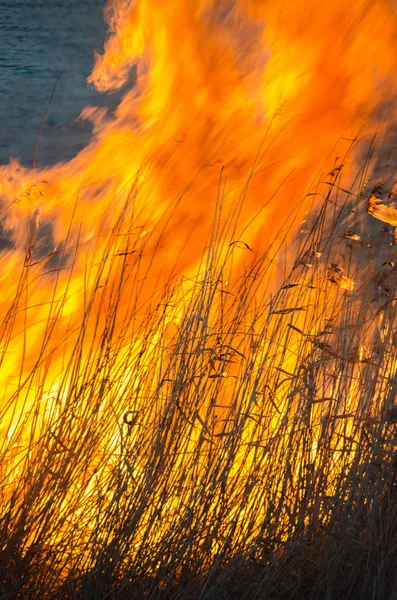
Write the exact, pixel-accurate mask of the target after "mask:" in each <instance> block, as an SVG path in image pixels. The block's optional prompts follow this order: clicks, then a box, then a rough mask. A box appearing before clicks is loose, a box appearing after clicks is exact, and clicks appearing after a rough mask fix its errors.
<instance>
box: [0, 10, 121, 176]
mask: <svg viewBox="0 0 397 600" xmlns="http://www.w3.org/2000/svg"><path fill="white" fill-rule="evenodd" d="M104 5H105V0H0V164H5V163H7V162H8V161H9V159H10V157H16V158H19V159H20V160H21V162H22V163H23V164H25V165H27V166H31V165H32V162H33V158H34V153H35V145H36V140H37V135H38V132H39V130H40V125H41V122H42V120H43V116H44V113H45V110H46V107H47V105H48V101H49V99H50V97H51V94H52V90H53V88H54V85H55V83H56V81H57V77H58V76H59V74H60V73H61V72H62V75H61V76H60V79H59V82H58V85H57V89H56V93H55V97H54V99H53V101H52V103H51V106H50V109H49V113H48V117H47V120H46V123H45V125H44V128H43V133H42V136H41V139H40V145H39V153H38V164H39V165H46V164H53V163H55V162H58V161H59V160H68V159H70V158H72V157H73V156H74V155H75V154H77V152H78V151H79V150H80V149H81V148H83V147H84V146H85V145H86V144H87V143H88V141H89V139H90V132H91V127H90V125H89V124H88V123H87V122H83V121H77V122H76V118H77V117H78V115H79V114H80V112H81V110H82V109H83V108H84V106H87V105H88V104H91V105H95V106H103V105H104V104H105V105H106V104H109V103H111V97H109V96H108V95H104V94H99V93H97V92H96V91H95V90H94V89H93V88H90V87H88V85H87V82H86V77H87V76H88V75H89V74H90V72H91V69H92V66H93V55H94V50H99V51H102V48H103V41H104V39H105V35H106V26H105V23H104V21H103V14H102V11H103V7H104Z"/></svg>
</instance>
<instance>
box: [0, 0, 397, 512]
mask: <svg viewBox="0 0 397 600" xmlns="http://www.w3.org/2000/svg"><path fill="white" fill-rule="evenodd" d="M105 16H106V19H107V21H108V23H109V31H110V35H109V38H108V40H107V42H106V44H105V50H104V54H103V55H102V56H97V57H96V64H95V68H94V70H93V73H92V75H91V76H90V78H89V82H90V83H92V84H94V85H95V86H96V88H97V89H98V90H100V91H103V92H107V91H112V90H115V89H120V88H123V87H124V88H125V92H124V96H123V99H122V101H121V102H120V104H119V106H118V108H117V110H116V111H115V113H114V114H113V115H105V114H104V112H103V110H95V109H93V108H87V109H86V110H85V111H84V116H85V117H87V118H88V117H89V118H91V119H92V120H93V121H94V124H95V128H94V136H93V139H92V142H91V143H90V145H89V146H88V147H87V148H86V149H84V150H83V151H82V152H80V153H79V154H78V156H76V157H75V158H74V159H73V160H71V161H70V162H69V163H66V164H58V165H56V166H55V167H53V168H48V169H43V170H28V169H24V168H22V167H21V166H20V165H19V164H18V163H16V162H12V163H10V164H9V165H8V166H6V167H2V168H1V169H0V182H1V183H0V198H1V202H2V225H3V228H4V230H5V231H8V232H9V235H10V237H12V240H13V244H14V246H13V248H11V249H8V250H4V251H3V271H2V274H1V279H2V290H3V291H2V296H1V299H0V308H1V314H2V315H3V324H2V338H1V339H2V340H5V342H4V346H3V347H2V348H1V351H2V354H1V359H2V369H1V374H0V382H1V389H2V390H4V392H3V393H4V397H3V400H2V402H3V407H4V408H3V413H4V414H5V415H6V417H7V418H6V420H5V422H6V423H7V424H6V426H5V429H4V430H3V431H4V433H5V434H6V438H7V440H11V439H12V436H13V434H14V432H15V431H16V429H17V426H18V423H19V419H20V416H19V415H20V414H22V413H23V410H24V408H26V406H31V405H32V404H33V403H34V401H35V400H37V399H39V401H40V402H42V403H43V404H44V405H45V409H44V413H46V415H44V417H43V422H45V419H46V418H47V417H48V414H56V411H57V410H58V404H59V403H62V402H63V401H64V400H65V399H64V397H62V398H59V396H57V394H58V390H59V389H60V388H61V387H62V389H63V394H64V395H67V392H68V377H69V376H70V374H68V372H67V365H68V361H69V360H70V357H71V355H72V353H73V350H74V348H75V344H76V339H77V338H78V337H79V336H83V335H86V336H87V340H88V341H89V342H87V345H86V347H84V357H83V359H82V360H86V361H87V365H88V366H87V369H90V368H91V367H92V365H91V364H90V356H91V353H93V348H94V346H95V344H97V345H100V344H102V345H103V347H104V348H105V350H104V352H105V355H106V357H107V361H108V363H109V364H110V363H111V360H112V359H111V355H110V349H109V353H108V354H106V352H107V350H106V343H107V340H108V337H107V336H111V335H113V334H114V332H117V333H118V334H120V332H121V333H122V332H123V331H124V329H125V338H127V336H128V335H130V336H131V335H132V333H131V332H132V331H134V335H135V341H134V343H133V344H132V349H130V351H131V352H140V351H141V349H142V347H143V345H144V344H145V343H147V344H150V343H151V342H153V340H154V339H156V340H158V339H159V338H161V336H162V335H163V333H164V330H165V329H167V327H169V328H172V327H173V326H175V323H176V322H177V320H178V318H179V317H180V316H181V314H182V313H183V306H184V304H183V302H184V296H183V294H187V295H189V293H190V288H189V284H188V283H186V281H185V287H183V286H182V291H180V292H179V296H178V295H177V297H178V300H179V301H180V305H179V306H178V307H177V308H176V309H175V311H174V312H172V315H171V316H170V317H169V318H168V317H164V319H163V321H161V319H160V321H161V322H162V325H163V327H164V330H163V331H160V328H159V330H158V331H157V332H156V333H155V334H153V339H151V340H148V339H146V338H147V334H146V333H145V330H144V325H142V324H140V325H137V326H135V325H134V324H131V322H130V321H128V315H129V314H130V311H131V305H132V304H133V303H134V302H136V300H135V299H134V295H136V296H137V297H139V303H140V305H139V310H137V311H136V314H139V315H140V318H141V321H142V323H143V324H144V322H145V318H146V316H145V315H146V314H147V312H149V313H150V312H151V311H152V312H153V311H154V307H155V306H156V300H155V299H156V298H157V296H156V293H158V292H159V290H162V289H163V287H164V286H165V285H167V284H168V285H171V283H170V281H173V280H174V281H176V280H177V278H178V277H181V276H182V275H185V277H186V280H187V279H188V277H192V274H193V273H196V272H197V270H199V269H200V260H201V259H202V251H203V249H204V247H205V246H209V247H212V244H215V241H214V240H216V239H219V238H217V236H216V235H214V230H213V228H214V227H215V226H214V219H215V222H216V220H217V219H218V218H219V223H221V225H219V227H220V228H222V227H223V230H222V231H226V230H227V227H228V226H229V227H231V225H230V223H232V222H233V223H234V225H233V227H234V229H231V230H230V231H229V238H230V239H231V240H232V244H234V249H235V250H236V256H237V257H238V260H239V263H240V265H241V264H243V263H245V266H246V265H247V264H249V263H250V260H251V255H252V254H255V253H256V254H255V256H257V255H258V254H259V253H262V252H265V251H266V250H268V249H269V247H270V246H271V245H272V243H273V241H274V239H277V236H278V235H281V234H280V231H281V230H282V235H283V236H287V237H288V236H291V235H292V234H291V231H293V230H295V229H296V228H292V229H291V227H292V226H291V223H292V222H293V221H294V220H296V219H297V218H298V216H299V219H301V217H302V214H303V210H305V209H306V208H307V206H308V205H309V202H310V201H311V200H312V197H310V196H308V194H310V193H313V192H314V191H315V190H316V185H317V182H318V180H319V178H322V177H323V176H324V174H325V173H327V171H329V170H330V169H336V170H337V169H338V168H339V164H340V163H339V162H338V161H337V162H336V163H335V153H336V151H337V152H338V153H339V154H340V155H345V154H346V153H347V152H348V149H349V148H350V145H351V139H353V138H355V136H356V135H357V134H358V132H362V135H363V136H364V137H365V136H369V135H372V134H373V133H374V131H375V130H376V129H377V128H379V114H381V111H382V109H383V108H384V106H385V105H386V103H388V102H389V100H390V98H391V97H392V96H393V95H394V93H395V82H394V79H393V76H394V74H395V64H396V58H397V52H396V39H397V37H396V23H397V21H396V17H395V12H394V10H393V8H392V7H391V6H390V5H389V3H388V2H384V1H382V0H371V1H370V2H368V1H363V0H352V1H351V2H346V0H335V1H333V2H330V3H325V4H324V3H323V4H321V5H320V4H319V3H318V2H317V1H314V0H305V1H304V2H302V1H301V0H292V2H289V3H288V5H287V4H284V3H277V2H273V3H271V2H268V1H265V0H263V1H262V0H261V1H260V0H239V1H238V0H236V1H232V0H228V1H226V2H222V3H219V2H218V1H215V0H212V1H211V0H177V1H174V2H164V1H163V0H161V1H160V0H136V1H133V0H112V1H109V2H108V5H107V8H106V11H105ZM135 79H136V81H135ZM302 199H305V200H304V201H302ZM299 211H300V212H299ZM219 215H221V216H219ZM288 219H289V221H288ZM236 223H237V224H236ZM232 232H233V234H232ZM216 251H217V252H219V255H220V256H222V257H224V256H225V255H226V254H227V253H228V252H230V246H229V247H227V248H226V247H223V246H222V244H221V243H220V244H219V246H218V247H217V248H216ZM214 252H215V250H214ZM138 264H139V269H138V274H136V273H135V274H134V272H135V271H134V269H135V270H136V269H137V265H138ZM238 268H242V267H238ZM334 271H335V269H334ZM237 273H238V270H237ZM341 273H342V271H340V272H339V271H338V284H339V286H340V287H342V288H343V289H346V290H349V291H351V290H352V289H353V287H354V282H353V281H352V280H351V279H349V278H347V277H346V276H345V275H342V274H341ZM16 274H18V275H16ZM102 288H103V292H101V291H100V290H101V289H102ZM262 291H263V290H262ZM94 292H95V294H96V296H95V298H93V293H94ZM138 292H139V294H138ZM95 294H94V295H95ZM335 294H337V292H335ZM185 299H186V297H185ZM104 307H106V310H104ZM113 307H114V322H112V323H108V322H105V321H106V319H109V315H110V314H112V309H113ZM157 308H158V307H157ZM284 310H286V311H294V310H297V308H296V307H295V308H291V307H288V306H287V307H286V308H285V309H284ZM304 310H307V309H306V307H303V308H302V311H304ZM316 310H318V311H319V314H320V313H321V308H320V307H317V308H316ZM86 314H87V315H88V314H89V315H90V317H89V319H88V320H87V331H86V330H84V331H83V332H82V329H81V323H82V322H84V318H85V315H86ZM274 314H276V313H274ZM284 314H286V313H284ZM93 315H94V316H93ZM167 318H168V320H167ZM302 319H303V317H302ZM299 325H300V318H299V317H298V316H297V319H296V321H295V327H296V329H297V331H298V332H299ZM194 326H195V327H199V326H201V325H200V323H199V324H197V323H195V324H194ZM140 327H141V328H140ZM192 327H193V325H192ZM203 327H204V325H203ZM299 335H300V334H299V333H298V334H297V332H296V331H295V333H294V332H292V333H291V336H292V337H291V340H292V341H293V343H297V340H298V339H300V338H299ZM90 344H91V345H90ZM203 352H204V350H203ZM262 352H263V353H265V352H266V348H264V349H263V350H262ZM213 360H214V361H216V360H218V361H219V358H217V357H216V356H215V357H213ZM288 361H290V364H291V369H292V368H293V364H294V361H295V359H294V358H293V357H292V356H291V357H289V358H288V360H287V362H288ZM112 364H113V363H112ZM214 364H215V363H214ZM286 366H287V365H284V368H285V367H286ZM113 367H114V371H112V373H113V374H114V373H115V372H116V371H117V373H118V376H119V377H120V380H119V384H118V385H119V386H120V389H122V388H123V386H124V385H126V381H127V380H130V379H131V378H133V376H134V375H133V373H124V374H123V375H122V376H121V375H120V374H119V371H118V369H120V361H119V362H115V363H114V364H113ZM113 367H112V368H113ZM92 368H93V367H92ZM101 369H102V366H101V367H100V368H99V372H101V373H102V371H101ZM236 369H237V367H233V365H232V364H231V365H230V369H228V371H222V372H221V373H218V372H217V371H214V373H215V374H213V375H211V376H214V377H215V375H216V376H217V377H223V378H225V379H226V378H227V377H228V376H230V377H231V378H232V377H234V376H235V375H234V373H235V372H236ZM105 370H106V369H105V367H103V371H104V372H105ZM110 371H111V370H110ZM110 371H109V372H110ZM32 372H34V373H35V374H36V375H37V373H40V374H41V375H40V377H39V375H37V377H36V376H35V380H34V381H32V380H30V379H29V374H30V373H32ZM109 372H107V375H106V377H109ZM287 372H288V371H287ZM65 373H66V375H65ZM44 376H45V377H44ZM43 377H44V379H45V378H46V381H47V385H48V388H47V389H42V388H40V385H38V387H37V388H36V387H35V381H36V379H37V381H44V379H43ZM65 378H66V383H65ZM159 378H160V375H159ZM103 380H104V381H105V376H103ZM48 382H51V384H48ZM106 385H107V384H106V383H103V386H105V387H104V388H103V389H102V388H101V390H102V392H101V393H102V394H103V397H106V392H105V391H104V390H105V389H107V388H106ZM138 388H139V382H138V381H137V382H136V389H138ZM280 389H281V392H280V398H279V400H280V402H281V404H280V406H281V405H282V407H285V406H286V401H285V397H284V400H281V399H282V398H283V396H285V394H284V388H280ZM16 391H17V392H18V408H17V410H15V407H13V406H12V405H11V404H9V401H10V398H14V397H15V394H16ZM57 403H58V404H57ZM142 406H143V404H142ZM181 411H182V412H183V407H182V408H181ZM197 414H198V416H197V419H198V420H199V421H200V419H201V420H202V417H201V416H200V414H199V413H197ZM219 414H220V416H222V409H221V410H220V411H219ZM147 419H148V422H151V419H153V420H154V419H155V416H154V415H153V416H149V417H147ZM43 427H44V426H43ZM217 427H218V429H217V428H215V430H216V431H217V432H218V433H217V435H221V434H220V433H219V426H217ZM253 427H254V426H253ZM225 435H226V434H225ZM245 435H248V434H247V432H246V433H245ZM112 436H113V433H109V438H108V444H109V445H108V448H110V449H111V448H113V446H112V444H114V440H113V437H112ZM63 443H64V442H63ZM100 444H101V442H98V448H99V447H101V446H100ZM315 448H316V442H315V441H313V447H312V449H311V450H310V451H311V452H313V454H315V451H316V450H315ZM98 453H100V452H99V450H98ZM247 456H248V455H247ZM182 468H183V465H182V466H181V469H182ZM238 468H243V467H241V465H240V467H238V466H236V469H237V470H238ZM92 469H93V471H94V470H95V467H92ZM135 476H136V477H137V478H138V477H139V473H135ZM169 510H170V512H172V502H171V503H170V506H169Z"/></svg>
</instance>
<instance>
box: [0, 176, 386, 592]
mask: <svg viewBox="0 0 397 600" xmlns="http://www.w3.org/2000/svg"><path fill="white" fill-rule="evenodd" d="M341 174H342V170H340V171H338V174H337V175H336V176H335V175H330V176H329V178H328V181H326V182H325V183H324V185H323V186H322V188H321V190H319V191H318V194H322V191H323V189H324V193H326V197H325V200H324V202H323V205H322V207H321V208H319V209H316V210H315V211H314V212H313V213H310V214H308V215H307V217H306V219H305V222H304V224H303V225H302V227H305V229H306V230H307V231H308V232H307V233H305V232H304V233H301V234H300V235H299V236H298V238H297V240H296V241H295V242H294V248H295V249H296V253H295V256H296V260H295V262H294V263H293V264H292V265H290V268H289V270H288V271H287V274H286V275H284V276H283V277H281V274H280V266H277V264H276V263H277V261H278V259H277V257H280V256H281V255H282V248H283V247H284V246H285V244H286V243H291V242H288V238H285V235H284V234H283V233H282V232H280V236H279V238H278V240H277V241H275V242H274V244H273V245H272V246H271V247H270V248H269V249H268V252H267V253H264V254H260V253H257V252H256V250H255V249H254V248H251V247H250V246H249V244H247V243H246V242H245V241H244V240H243V239H242V238H241V239H238V238H237V237H236V236H237V231H236V230H235V223H231V222H230V220H229V219H228V218H226V215H224V214H223V204H222V198H220V199H219V202H218V205H217V208H216V214H215V218H214V226H213V230H212V234H211V239H210V240H209V242H208V250H207V251H206V252H205V253H204V254H203V257H202V259H201V262H200V263H199V268H198V269H197V271H196V272H191V273H190V274H189V276H186V275H185V276H182V277H181V276H175V277H174V278H173V279H170V280H169V281H168V284H167V285H166V286H165V287H163V288H162V292H161V293H160V291H158V292H157V293H156V294H154V295H153V296H152V297H150V298H148V297H147V295H146V294H145V293H143V295H141V290H143V287H142V278H147V277H149V273H150V269H149V270H148V269H147V265H146V263H145V259H144V256H145V253H149V254H150V249H151V248H152V246H153V247H154V248H156V247H157V246H158V244H160V243H161V236H162V232H161V231H160V232H157V230H153V232H152V233H150V234H147V235H145V236H142V231H141V230H140V229H139V230H138V231H136V232H132V233H130V234H128V235H124V234H123V233H122V230H123V227H125V226H126V223H127V224H128V227H129V211H131V210H132V205H133V203H132V202H130V203H129V204H126V205H125V206H124V207H123V209H122V211H121V214H120V218H119V219H118V220H117V227H115V228H114V229H113V230H112V231H111V233H110V234H109V236H108V238H107V242H106V244H105V248H106V251H105V252H104V253H103V255H102V256H101V258H100V261H99V262H97V260H98V259H97V256H96V255H95V261H96V262H95V263H94V262H87V267H86V270H87V275H86V279H87V287H86V295H85V301H84V306H85V309H84V314H83V316H82V319H81V322H80V323H79V324H78V326H76V325H74V328H73V330H69V331H68V332H67V334H68V338H65V340H62V339H59V338H56V339H55V340H54V339H52V336H53V333H52V332H53V331H57V321H62V320H64V318H65V314H64V313H66V315H68V314H69V313H68V301H67V296H68V294H69V293H72V294H73V289H71V286H72V283H71V282H72V281H73V270H74V268H76V265H75V263H74V262H73V259H72V253H71V250H70V249H68V250H67V251H66V249H64V250H63V255H64V257H63V260H61V259H60V258H59V259H57V260H58V266H57V267H54V268H52V269H47V271H46V275H45V277H46V278H47V280H51V281H52V296H51V297H50V299H49V304H50V312H49V316H48V319H47V322H46V331H47V334H46V337H45V339H43V341H42V350H41V353H40V354H39V355H38V356H37V357H36V360H35V363H34V364H33V366H32V368H31V370H30V372H29V374H28V376H26V375H24V376H23V377H22V376H21V377H20V380H19V383H18V384H17V385H16V389H15V390H13V391H12V393H11V395H10V398H9V400H8V402H7V403H4V405H3V406H2V421H1V422H2V427H3V442H2V448H1V488H0V493H1V499H2V501H1V522H0V523H1V548H2V556H1V563H0V564H1V565H2V566H1V570H0V573H1V575H0V576H1V582H2V587H1V589H2V596H1V597H3V598H12V597H15V598H19V597H20V598H22V597H25V598H26V597H28V598H105V597H111V598H142V597H151V598H166V597H167V598H169V597H172V598H221V597H222V598H224V597H230V598H242V597H247V598H261V597H264V596H265V597H271V598H287V597H291V598H324V597H331V598H333V597H337V595H338V594H343V597H344V598H356V597H362V598H370V597H374V595H375V597H379V598H381V597H384V598H392V597H393V593H394V590H395V586H396V583H397V582H396V578H395V550H394V543H395V542H394V540H395V535H396V522H395V510H394V504H395V494H396V492H395V469H396V466H395V443H396V431H395V422H396V418H395V412H396V405H395V390H394V387H395V375H394V374H395V369H396V359H397V357H396V352H395V347H396V345H395V336H396V324H395V316H396V312H395V306H394V305H395V291H396V290H395V288H396V283H397V282H396V277H395V269H394V263H393V262H392V260H391V258H392V255H393V253H394V252H395V246H394V244H395V242H394V236H393V233H392V232H391V231H387V230H385V229H382V230H380V231H379V230H378V231H376V229H374V227H373V226H372V225H371V219H372V217H371V216H365V214H363V210H362V207H365V206H366V202H367V199H366V196H367V197H368V196H369V192H368V191H367V188H362V187H360V184H354V185H353V186H352V188H351V189H350V191H349V192H347V190H346V191H345V192H343V193H341V192H340V191H338V190H339V188H340V187H341V186H340V182H341ZM357 180H358V181H360V177H358V178H357ZM328 183H332V185H331V186H330V185H327V184H328ZM220 187H221V186H220ZM353 195H354V196H355V197H356V198H357V202H356V203H355V205H353V204H352V202H351V201H350V197H351V196H353ZM352 206H354V209H353V213H352ZM287 226H288V223H286V224H285V227H284V229H285V228H287ZM353 227H354V235H353V233H352V231H353ZM156 236H158V237H156ZM364 239H365V240H366V243H363V240H364ZM37 243H38V242H37V241H36V239H35V238H34V236H33V237H32V240H31V245H30V246H29V247H28V249H27V254H26V258H25V264H24V267H23V271H22V273H21V275H20V279H19V283H18V294H17V296H16V297H15V300H14V303H13V304H12V305H11V306H10V309H9V312H8V314H7V315H6V316H5V318H4V320H3V325H2V355H3V356H7V353H8V349H9V348H10V347H11V344H12V340H13V337H14V336H18V335H19V336H20V335H26V334H24V333H23V332H22V334H21V333H20V332H19V331H15V330H14V327H15V323H16V322H17V321H16V320H17V316H18V313H19V312H26V311H27V310H28V308H27V306H26V305H25V304H24V302H25V295H26V291H27V286H28V285H30V282H31V281H32V280H34V277H35V276H34V273H35V266H36V265H34V264H33V263H34V260H33V258H32V257H34V256H35V255H36V254H37V255H38V256H41V254H40V251H39V249H38V248H36V245H37ZM82 244H84V242H82ZM66 254H68V256H69V258H68V260H67V261H66V259H65V256H66ZM237 258H239V260H237ZM41 260H44V262H47V261H48V260H49V259H48V257H45V259H44V258H42V257H41ZM244 260H245V261H246V264H245V267H244V268H241V262H242V261H243V262H244ZM155 261H156V254H155V253H154V255H153V262H155ZM281 262H283V261H281ZM60 265H63V266H60ZM342 265H343V266H342ZM62 269H64V270H66V272H67V280H68V281H69V282H70V283H69V287H68V286H67V287H66V288H61V290H60V291H58V288H59V286H60V283H59V277H60V273H59V272H60V271H62ZM342 270H343V275H341V273H342ZM345 273H346V275H345ZM341 277H342V278H347V277H349V280H350V278H351V281H353V280H354V282H355V286H354V288H353V285H349V286H346V285H344V280H343V279H341ZM275 280H276V281H277V280H278V284H277V285H275V284H274V283H272V284H271V286H270V287H269V285H270V284H269V282H270V281H272V282H274V281H275ZM88 282H91V285H89V284H88ZM126 286H128V291H129V295H128V301H126V300H125V297H124V295H123V289H124V288H125V287H126ZM99 315H101V319H99ZM70 339H72V340H73V346H72V351H71V352H67V351H66V349H64V350H63V349H62V348H63V346H65V348H66V347H68V344H69V343H70ZM59 354H60V355H61V356H62V361H60V362H59V363H58V362H57V363H56V364H57V365H59V366H58V368H59V372H58V373H57V377H56V378H52V377H51V376H50V375H49V373H50V365H51V361H52V360H55V359H56V357H58V355H59ZM364 565H365V571H364V570H363V566H364ZM342 575H343V578H342ZM360 595H361V596H360Z"/></svg>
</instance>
